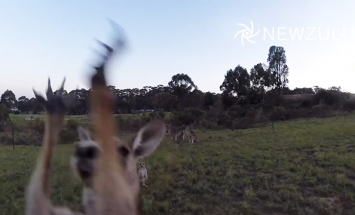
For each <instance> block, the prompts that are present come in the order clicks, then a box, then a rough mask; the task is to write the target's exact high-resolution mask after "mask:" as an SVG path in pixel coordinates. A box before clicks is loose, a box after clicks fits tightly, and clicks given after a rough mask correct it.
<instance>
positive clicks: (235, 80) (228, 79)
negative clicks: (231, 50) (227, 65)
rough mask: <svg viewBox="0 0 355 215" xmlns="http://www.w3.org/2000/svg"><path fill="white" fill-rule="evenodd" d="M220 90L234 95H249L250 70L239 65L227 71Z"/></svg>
mask: <svg viewBox="0 0 355 215" xmlns="http://www.w3.org/2000/svg"><path fill="white" fill-rule="evenodd" d="M220 90H221V91H223V92H227V94H230V95H233V96H237V97H240V96H247V95H248V92H249V90H250V76H249V73H248V71H247V70H246V69H245V68H243V67H241V66H240V65H238V66H237V67H236V68H235V69H234V71H232V70H231V69H230V70H228V71H227V74H226V75H225V76H224V81H223V83H222V85H221V86H220ZM227 94H225V96H226V95H227Z"/></svg>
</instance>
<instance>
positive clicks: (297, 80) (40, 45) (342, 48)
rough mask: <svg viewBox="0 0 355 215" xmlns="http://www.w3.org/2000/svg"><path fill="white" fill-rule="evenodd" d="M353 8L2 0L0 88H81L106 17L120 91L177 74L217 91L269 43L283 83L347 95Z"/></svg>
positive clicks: (354, 47)
mask: <svg viewBox="0 0 355 215" xmlns="http://www.w3.org/2000/svg"><path fill="white" fill-rule="evenodd" d="M354 8H355V1H354V0H342V1H331V0H322V1H320V0H317V1H315V0H313V1H312V0H297V1H284V0H273V1H264V0H259V1H257V0H254V1H237V0H233V1H232V0H230V1H225V0H179V1H172V0H164V1H163V0H160V1H158V0H149V1H145V0H144V1H143V0H136V1H128V0H126V1H92V0H85V1H84V0H76V1H32V0H22V1H20V0H17V1H2V2H1V7H0V44H1V45H0V47H1V48H0V59H1V61H0V62H1V63H0V72H1V73H0V74H1V82H0V93H2V92H4V91H5V90H7V89H10V90H12V91H13V92H14V93H15V95H16V98H19V97H20V96H23V95H24V96H26V97H33V92H32V87H33V88H35V89H36V90H37V91H40V92H44V91H45V89H46V84H47V79H48V77H50V78H51V81H52V87H53V88H58V87H59V85H60V83H61V81H62V79H63V78H64V76H65V77H66V86H65V89H66V90H68V91H71V90H73V89H76V88H86V89H88V88H89V76H88V75H89V74H91V72H92V70H91V66H92V65H95V63H96V62H97V60H98V59H99V58H98V55H97V53H96V52H95V50H100V47H99V46H98V44H97V43H96V42H95V40H94V39H95V38H96V39H99V40H101V41H103V42H107V43H110V42H111V41H112V38H113V36H114V32H113V30H112V27H111V25H110V23H109V22H108V19H112V20H114V21H115V22H116V23H118V24H119V25H120V26H121V27H122V28H123V29H124V31H125V34H126V37H127V48H126V49H125V50H124V52H123V53H122V54H121V55H117V56H116V57H115V58H114V59H113V61H112V62H111V63H110V64H109V66H108V70H109V72H108V79H109V80H108V83H109V84H111V85H114V86H116V88H119V89H123V88H141V87H143V86H156V85H158V84H163V85H167V84H168V82H169V81H170V80H171V77H172V76H173V75H175V74H177V73H185V74H188V75H189V76H190V77H191V78H192V80H193V81H194V83H195V84H196V85H197V86H198V88H199V89H200V90H202V91H211V92H220V91H219V86H220V85H221V83H222V82H223V79H224V75H225V74H226V72H227V70H229V69H234V68H235V67H236V66H238V65H240V66H242V67H244V68H246V69H247V70H248V71H250V69H251V68H252V67H253V66H254V65H255V64H257V63H267V57H268V50H269V48H270V46H273V45H275V46H282V47H284V49H285V51H286V56H287V65H288V66H289V84H288V85H289V87H290V88H295V87H313V86H315V85H317V86H320V87H324V88H328V87H331V86H341V87H342V89H344V90H346V91H349V92H353V93H355V84H354V81H355V76H354V72H355V16H353V13H354V12H353V9H354ZM251 23H252V24H253V26H254V29H253V32H251V34H252V35H254V34H256V33H257V32H258V31H259V33H258V34H257V35H255V36H254V37H252V38H249V39H250V40H252V42H254V43H252V42H249V41H247V39H246V38H247V36H246V35H247V33H245V31H244V35H243V32H241V33H239V34H238V35H236V34H237V33H238V32H240V31H241V30H243V29H245V27H243V26H242V25H239V24H243V25H245V26H247V27H249V28H250V27H251ZM295 29H296V30H297V29H298V30H299V32H301V30H302V29H303V30H304V31H303V34H302V35H301V36H298V37H297V36H296V37H295V35H294V32H295ZM328 30H329V32H328ZM273 31H274V35H273V36H274V37H273V38H272V37H270V35H272V32H273ZM292 32H293V33H292ZM327 36H328V37H327ZM243 38H244V39H243ZM292 38H293V39H292ZM242 39H243V40H244V45H243V44H242Z"/></svg>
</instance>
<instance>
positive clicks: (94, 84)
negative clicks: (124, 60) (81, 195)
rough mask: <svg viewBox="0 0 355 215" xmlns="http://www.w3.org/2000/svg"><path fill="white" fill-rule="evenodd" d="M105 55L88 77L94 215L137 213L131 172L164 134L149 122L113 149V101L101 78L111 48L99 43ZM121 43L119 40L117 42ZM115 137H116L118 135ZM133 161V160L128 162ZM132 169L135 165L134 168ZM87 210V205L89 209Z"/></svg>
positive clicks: (134, 176) (136, 192)
mask: <svg viewBox="0 0 355 215" xmlns="http://www.w3.org/2000/svg"><path fill="white" fill-rule="evenodd" d="M100 43H101V44H102V46H103V47H104V48H105V49H106V51H107V54H106V55H105V57H104V60H103V62H102V63H101V64H100V65H99V66H98V67H96V68H95V70H96V72H95V74H94V75H93V76H92V77H91V89H92V91H91V92H90V107H91V108H90V110H91V113H90V114H91V115H92V116H93V117H92V124H93V131H94V135H95V137H96V141H97V143H98V148H99V149H100V153H98V156H97V161H96V165H95V171H94V174H93V178H92V179H93V183H92V184H93V188H94V190H95V199H94V202H93V208H94V210H95V213H94V214H95V215H118V214H119V215H138V214H140V208H139V207H140V202H139V190H140V186H139V182H138V180H136V179H138V177H137V172H136V171H132V169H133V167H131V166H127V164H128V165H130V164H135V161H134V160H135V159H137V157H142V156H148V155H150V154H151V153H153V151H154V150H155V149H156V148H157V146H158V144H156V143H157V142H160V141H161V140H162V139H163V138H164V136H165V133H166V126H165V124H164V123H163V122H162V121H153V122H150V123H148V124H147V125H146V126H144V127H143V128H141V129H140V130H139V131H138V133H137V134H136V136H135V137H134V138H133V139H132V141H130V142H129V143H128V144H126V145H121V146H120V147H119V149H118V150H117V143H116V142H117V141H115V138H114V137H115V131H116V126H115V118H114V106H115V101H114V97H113V94H112V92H111V91H110V90H109V88H108V86H107V83H106V78H105V66H106V63H107V61H108V60H109V59H110V58H111V57H112V56H113V55H112V54H113V52H114V49H113V48H112V47H110V46H108V45H106V44H104V43H102V42H100ZM119 46H121V47H122V46H123V40H120V41H119ZM118 138H119V137H118ZM132 160H133V161H132ZM135 168H136V167H135ZM89 209H90V208H89Z"/></svg>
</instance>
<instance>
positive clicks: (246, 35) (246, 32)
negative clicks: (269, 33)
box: [234, 21, 260, 46]
mask: <svg viewBox="0 0 355 215" xmlns="http://www.w3.org/2000/svg"><path fill="white" fill-rule="evenodd" d="M238 25H240V26H243V27H244V29H243V30H240V31H238V32H237V33H236V34H235V35H234V37H237V36H238V34H240V33H242V36H241V37H240V38H241V41H242V45H243V46H245V45H244V39H246V40H248V41H249V42H250V43H256V42H255V41H252V40H251V39H250V38H253V37H255V36H256V35H258V34H259V33H260V30H258V31H257V32H256V33H255V34H253V31H254V25H253V22H252V21H250V25H251V28H249V27H248V26H246V25H244V24H241V23H239V24H238Z"/></svg>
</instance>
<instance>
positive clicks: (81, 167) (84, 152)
mask: <svg viewBox="0 0 355 215" xmlns="http://www.w3.org/2000/svg"><path fill="white" fill-rule="evenodd" d="M155 123H156V122H151V123H148V124H147V125H146V127H145V128H147V127H148V128H149V127H151V126H154V124H155ZM143 131H144V130H143V128H142V129H141V130H140V132H143ZM164 133H165V132H164ZM164 133H162V134H163V135H164ZM78 134H79V142H77V143H76V150H75V154H74V155H73V156H72V157H71V160H70V164H71V167H72V169H73V170H74V173H75V175H76V176H77V177H79V178H80V180H81V181H82V182H83V185H84V187H83V193H82V196H83V199H82V204H83V205H84V208H85V214H86V215H89V214H90V213H91V212H92V211H95V210H96V209H95V208H94V207H93V205H94V204H95V201H96V195H95V191H94V187H93V177H94V173H95V170H96V168H97V157H98V155H99V153H101V149H100V147H99V144H98V142H96V141H94V140H93V139H92V137H91V134H90V132H89V131H88V130H86V129H84V128H82V127H78ZM137 135H138V134H136V137H137ZM161 139H162V138H161ZM161 139H159V138H158V139H156V142H153V143H151V144H152V145H151V146H148V147H153V149H152V153H153V152H154V150H155V149H156V147H157V146H158V145H159V144H160V142H161ZM159 140H160V141H159ZM114 141H115V143H116V147H117V152H118V153H120V154H121V155H123V157H124V164H125V165H124V168H125V169H126V170H127V171H126V173H125V174H126V177H127V178H131V180H132V184H131V191H132V192H133V193H135V195H139V184H137V183H135V182H138V181H139V179H140V178H138V177H139V176H140V174H139V173H140V172H139V171H138V175H137V162H138V164H140V162H139V160H140V159H142V158H144V157H147V156H149V155H150V154H142V155H141V156H136V155H135V154H134V153H128V152H130V151H132V146H131V143H132V142H133V141H134V139H132V140H131V141H130V142H129V143H126V142H124V141H123V140H121V139H120V138H118V137H114ZM144 144H146V143H143V145H144ZM126 148H127V149H129V150H126ZM152 153H151V154H152ZM119 159H120V157H119V156H117V162H119ZM139 166H140V165H139ZM146 176H147V177H146V178H147V179H148V174H147V175H146ZM143 186H146V185H145V184H144V185H143Z"/></svg>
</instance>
